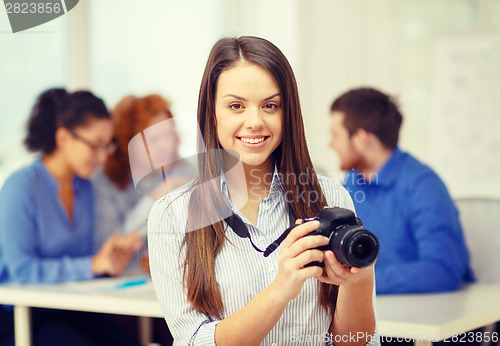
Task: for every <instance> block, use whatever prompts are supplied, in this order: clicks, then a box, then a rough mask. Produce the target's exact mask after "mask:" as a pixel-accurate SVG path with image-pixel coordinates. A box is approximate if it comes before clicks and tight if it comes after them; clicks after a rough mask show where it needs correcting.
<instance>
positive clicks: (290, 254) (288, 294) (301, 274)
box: [272, 219, 329, 302]
mask: <svg viewBox="0 0 500 346" xmlns="http://www.w3.org/2000/svg"><path fill="white" fill-rule="evenodd" d="M295 223H296V224H301V225H300V226H296V227H295V228H293V229H292V231H291V232H290V234H288V236H287V237H286V238H285V240H284V241H283V243H282V244H281V246H280V261H279V268H278V275H277V276H276V279H275V280H274V282H273V284H272V285H273V286H274V287H275V288H276V289H278V290H279V291H280V293H281V296H283V297H284V298H285V299H287V302H288V301H290V300H292V299H294V298H296V297H297V296H298V295H299V293H300V291H301V289H302V285H303V284H304V281H306V280H307V279H309V278H311V277H320V276H321V275H322V274H323V269H322V268H320V267H318V266H310V267H305V265H306V264H309V263H311V262H313V261H317V262H322V261H323V251H320V250H317V249H315V248H317V247H319V246H323V245H326V244H328V242H329V241H328V238H327V237H325V236H322V235H316V236H307V237H306V236H305V235H307V234H309V233H311V232H312V231H314V230H315V229H317V228H318V227H319V221H311V222H305V223H302V220H301V219H299V220H297V221H296V222H295Z"/></svg>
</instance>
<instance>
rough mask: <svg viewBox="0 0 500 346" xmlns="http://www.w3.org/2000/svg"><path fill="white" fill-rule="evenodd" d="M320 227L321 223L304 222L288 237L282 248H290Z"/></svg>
mask: <svg viewBox="0 0 500 346" xmlns="http://www.w3.org/2000/svg"><path fill="white" fill-rule="evenodd" d="M318 227H319V221H316V220H315V221H308V222H303V223H302V224H300V225H298V226H295V227H294V228H293V229H292V230H291V231H290V233H289V234H288V236H287V237H286V238H285V240H284V241H283V243H282V244H281V246H282V247H290V245H292V244H293V243H294V242H295V241H296V240H297V239H299V238H302V237H303V236H305V235H306V234H309V233H311V232H312V231H314V230H316V229H318Z"/></svg>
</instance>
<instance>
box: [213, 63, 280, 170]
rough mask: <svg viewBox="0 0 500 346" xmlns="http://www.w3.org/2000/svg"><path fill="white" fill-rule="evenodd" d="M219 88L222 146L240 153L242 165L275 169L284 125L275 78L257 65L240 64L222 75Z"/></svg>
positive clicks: (216, 99)
mask: <svg viewBox="0 0 500 346" xmlns="http://www.w3.org/2000/svg"><path fill="white" fill-rule="evenodd" d="M216 88H217V90H216V95H215V116H216V120H217V136H218V139H219V142H220V144H221V146H222V147H223V148H224V149H226V150H234V151H236V152H238V153H239V154H240V160H241V161H242V162H243V164H246V165H250V166H256V167H260V168H266V169H272V157H271V154H272V153H273V151H274V150H275V149H276V148H277V147H278V145H279V144H280V143H281V138H282V124H283V105H282V96H281V94H280V90H279V87H278V84H277V83H276V81H275V80H274V78H273V76H272V75H271V74H270V73H269V72H268V71H267V70H265V69H263V68H262V67H260V66H259V65H257V64H254V63H249V62H238V63H236V64H235V65H234V66H233V67H231V68H230V69H229V70H226V71H224V72H222V73H221V75H220V76H219V79H218V81H217V86H216Z"/></svg>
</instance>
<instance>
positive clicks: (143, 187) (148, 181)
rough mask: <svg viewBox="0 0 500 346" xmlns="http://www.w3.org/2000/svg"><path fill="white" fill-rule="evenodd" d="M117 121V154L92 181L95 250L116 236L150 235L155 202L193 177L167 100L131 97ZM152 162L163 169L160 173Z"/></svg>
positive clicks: (122, 105) (118, 112) (116, 110)
mask: <svg viewBox="0 0 500 346" xmlns="http://www.w3.org/2000/svg"><path fill="white" fill-rule="evenodd" d="M112 119H113V125H114V141H115V142H116V150H114V151H113V152H112V153H111V154H110V155H109V156H108V157H107V158H106V160H105V162H104V164H103V166H102V169H97V170H96V172H95V173H94V174H93V176H92V178H91V180H92V184H93V186H94V192H95V196H96V204H95V213H96V227H97V232H96V239H95V240H96V246H99V244H102V243H104V242H105V241H106V239H108V238H109V237H110V236H111V235H112V234H113V233H115V232H118V233H120V234H130V233H131V232H132V233H134V232H139V233H142V234H145V231H146V218H147V216H148V214H149V211H150V209H151V207H152V206H153V203H154V201H155V200H156V199H158V198H159V197H161V196H163V195H165V194H166V193H167V192H168V191H172V190H174V189H176V188H177V187H179V186H181V185H184V184H185V183H186V182H188V181H189V180H191V179H192V178H193V176H194V173H193V167H192V166H191V165H190V164H189V163H188V162H187V161H185V160H183V159H181V158H180V157H179V154H178V147H179V136H178V134H177V132H176V129H175V122H174V120H173V116H172V113H171V112H170V102H168V101H167V100H166V99H165V98H163V97H162V96H160V95H156V94H152V95H148V96H145V97H135V96H126V97H124V98H123V99H122V100H121V101H119V102H118V104H117V105H116V106H115V108H114V110H113V112H112ZM153 162H154V163H158V162H161V163H164V165H162V166H161V167H158V166H159V165H156V166H157V167H158V168H155V167H154V166H155V165H153V164H152V163H153Z"/></svg>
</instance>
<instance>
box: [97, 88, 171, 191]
mask: <svg viewBox="0 0 500 346" xmlns="http://www.w3.org/2000/svg"><path fill="white" fill-rule="evenodd" d="M159 113H165V114H166V116H167V118H172V113H171V112H170V102H169V101H167V100H166V99H164V98H163V97H162V96H160V95H157V94H151V95H148V96H145V97H135V96H125V97H124V98H122V99H121V100H120V102H118V104H117V105H116V106H115V108H114V109H113V112H112V116H111V117H112V119H113V127H114V130H115V136H114V140H115V141H116V150H115V151H114V152H113V153H112V154H111V155H109V156H108V158H107V159H106V162H105V163H104V165H103V171H104V173H105V174H106V175H107V176H108V178H109V179H110V180H111V181H112V182H113V183H114V184H115V185H116V186H117V187H118V188H119V189H124V188H126V187H127V185H128V184H129V183H130V181H131V180H132V173H131V171H130V161H129V156H128V143H129V142H130V140H131V139H132V138H133V137H134V136H135V135H137V134H138V133H139V132H141V131H143V130H144V129H146V127H147V126H148V123H149V121H150V120H151V119H152V118H153V117H155V116H156V115H158V114H159Z"/></svg>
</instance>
